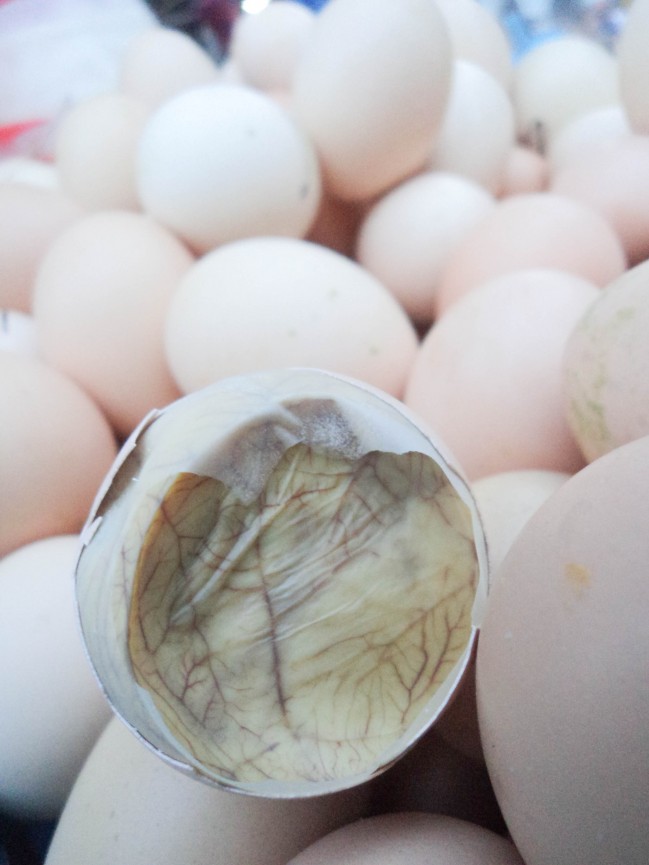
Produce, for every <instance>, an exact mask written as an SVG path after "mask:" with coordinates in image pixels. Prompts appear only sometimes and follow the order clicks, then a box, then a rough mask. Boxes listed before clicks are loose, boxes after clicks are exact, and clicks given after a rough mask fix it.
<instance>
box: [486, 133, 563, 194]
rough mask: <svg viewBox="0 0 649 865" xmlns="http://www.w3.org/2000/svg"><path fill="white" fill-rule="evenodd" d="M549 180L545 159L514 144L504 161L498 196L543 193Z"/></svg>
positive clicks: (529, 149) (536, 152)
mask: <svg viewBox="0 0 649 865" xmlns="http://www.w3.org/2000/svg"><path fill="white" fill-rule="evenodd" d="M549 178H550V171H549V166H548V162H547V159H546V158H545V157H544V156H541V154H540V153H538V151H536V150H532V148H531V147H523V146H522V145H518V144H515V145H514V146H513V147H512V148H511V150H510V151H509V155H508V156H507V159H506V161H505V166H504V168H503V173H502V178H501V183H500V189H499V190H498V194H499V195H500V196H501V197H502V198H505V197H507V196H509V195H526V194H528V193H533V192H543V191H544V190H545V189H546V188H547V185H548V181H549Z"/></svg>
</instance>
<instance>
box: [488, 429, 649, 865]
mask: <svg viewBox="0 0 649 865" xmlns="http://www.w3.org/2000/svg"><path fill="white" fill-rule="evenodd" d="M648 466H649V438H643V439H641V440H638V441H636V442H633V443H631V444H628V445H625V446H623V447H620V448H618V449H616V450H615V451H612V452H611V453H609V454H607V455H606V456H604V457H602V458H601V459H599V460H596V461H595V462H594V463H591V464H590V465H589V466H587V467H586V468H584V469H583V470H582V471H580V472H579V473H578V474H577V475H575V477H573V478H571V479H570V480H568V481H567V482H566V483H565V484H563V486H562V487H561V488H560V489H559V490H558V491H557V492H556V493H554V494H553V495H552V496H551V497H550V498H549V499H548V500H547V501H546V502H545V504H544V505H542V506H541V508H540V509H539V510H538V511H537V512H536V514H535V515H534V516H533V517H532V519H531V520H530V521H529V522H528V524H527V525H526V527H525V528H524V529H523V531H522V532H521V534H520V535H519V536H518V538H517V539H516V541H515V542H514V545H513V546H512V548H511V549H510V551H509V553H508V555H507V557H506V559H505V561H504V563H503V566H502V567H501V569H500V571H499V575H498V579H497V580H496V582H495V583H494V585H493V586H492V589H491V594H490V596H489V601H488V605H487V611H486V616H485V619H484V621H483V625H482V631H481V634H480V641H479V645H478V659H477V698H478V715H479V721H480V731H481V735H482V741H483V745H484V752H485V757H486V759H487V766H488V768H489V772H490V775H491V778H492V781H493V784H494V790H495V793H496V796H497V798H498V801H499V803H500V807H501V809H502V812H503V816H504V818H505V821H506V822H507V825H508V828H509V831H510V833H511V835H512V838H513V840H514V843H515V844H516V846H517V847H518V849H519V850H520V852H521V855H522V857H523V859H524V861H525V863H526V865H574V863H575V862H588V863H590V865H610V863H611V862H624V863H625V865H645V863H646V862H647V855H648V854H649V828H648V824H647V819H646V817H647V809H646V803H647V800H648V799H649V774H648V773H647V754H649V726H647V716H648V714H649V678H648V677H647V657H648V653H649V642H648V639H647V616H649V582H648V581H647V561H648V560H649V535H648V534H647V531H646V515H647V512H648V510H649V483H648V481H649V471H648V468H647V467H648ZM550 826H551V827H552V829H551V831H549V829H548V827H550Z"/></svg>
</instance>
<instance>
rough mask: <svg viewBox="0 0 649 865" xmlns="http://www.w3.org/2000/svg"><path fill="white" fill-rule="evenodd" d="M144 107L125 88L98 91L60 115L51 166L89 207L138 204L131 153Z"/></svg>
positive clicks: (134, 150) (141, 125) (132, 207)
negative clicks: (105, 91)
mask: <svg viewBox="0 0 649 865" xmlns="http://www.w3.org/2000/svg"><path fill="white" fill-rule="evenodd" d="M149 110H150V109H149V108H148V106H147V105H146V104H145V103H143V102H142V101H140V100H139V99H135V98H134V97H132V96H129V95H127V94H125V93H102V94H100V95H98V96H93V97H92V98H89V99H86V100H83V101H82V102H79V103H77V104H76V105H74V106H73V107H72V108H70V109H69V110H68V112H67V113H66V114H64V115H63V117H62V118H61V120H60V122H59V124H58V128H57V131H56V142H55V151H56V166H57V169H58V174H59V178H60V182H61V187H62V188H63V190H64V191H65V192H67V193H68V195H70V197H71V198H74V199H75V200H76V201H78V202H79V203H80V204H82V205H83V206H84V207H86V208H88V209H89V210H104V209H108V208H113V207H121V208H124V209H126V210H137V209H139V198H138V194H137V189H136V185H135V157H136V153H137V148H138V144H139V140H140V135H141V134H142V130H143V129H144V125H145V123H146V120H147V118H148V116H149Z"/></svg>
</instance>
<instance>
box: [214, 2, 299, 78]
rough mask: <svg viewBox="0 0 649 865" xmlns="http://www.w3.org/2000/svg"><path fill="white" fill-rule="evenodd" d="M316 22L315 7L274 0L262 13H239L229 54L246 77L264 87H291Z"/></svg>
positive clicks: (233, 29)
mask: <svg viewBox="0 0 649 865" xmlns="http://www.w3.org/2000/svg"><path fill="white" fill-rule="evenodd" d="M314 22H315V13H314V12H313V10H312V9H310V8H309V7H308V6H306V5H304V4H302V3H296V2H295V0H274V2H273V3H269V4H268V5H267V6H266V7H265V8H264V9H262V10H261V12H257V13H256V14H245V12H244V13H243V14H242V15H239V17H238V18H237V19H236V21H235V23H234V26H233V28H232V36H231V38H230V43H229V53H230V56H231V57H232V59H233V60H234V62H235V63H236V65H237V67H238V69H239V70H240V72H241V75H242V77H243V80H244V81H246V82H247V83H248V84H250V85H252V86H253V87H258V88H260V89H261V90H290V89H291V86H292V84H293V75H294V72H295V68H296V66H297V64H298V62H299V60H300V57H301V56H302V53H303V51H304V49H305V46H306V44H307V40H308V39H309V36H310V35H311V29H312V27H313V25H314Z"/></svg>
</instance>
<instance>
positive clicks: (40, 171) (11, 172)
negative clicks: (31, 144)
mask: <svg viewBox="0 0 649 865" xmlns="http://www.w3.org/2000/svg"><path fill="white" fill-rule="evenodd" d="M7 180H10V181H14V182H15V181H17V182H19V183H28V184H30V185H32V186H38V187H39V188H44V189H58V188H59V177H58V173H57V171H56V168H55V166H54V165H53V164H52V163H51V162H46V161H45V160H44V159H35V158H33V157H30V156H8V157H5V158H4V159H2V160H1V161H0V181H1V182H2V183H4V182H5V181H7Z"/></svg>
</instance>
